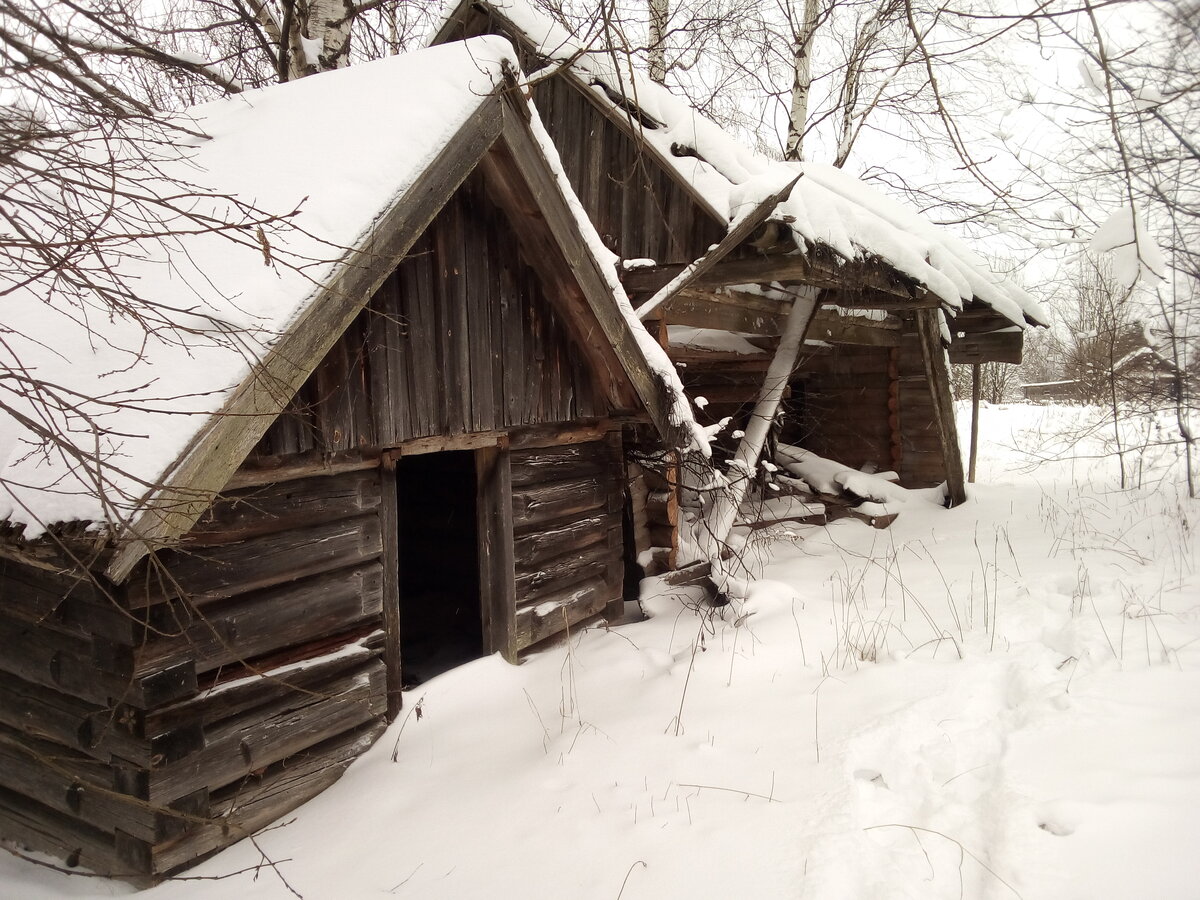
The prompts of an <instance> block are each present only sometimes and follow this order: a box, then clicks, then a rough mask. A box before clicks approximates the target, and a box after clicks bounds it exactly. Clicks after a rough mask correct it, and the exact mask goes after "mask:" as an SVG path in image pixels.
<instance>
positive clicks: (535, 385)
mask: <svg viewBox="0 0 1200 900" xmlns="http://www.w3.org/2000/svg"><path fill="white" fill-rule="evenodd" d="M608 412H609V407H608V405H607V403H606V401H605V400H604V398H603V397H598V396H596V394H595V392H594V390H593V379H592V377H591V376H590V373H589V372H588V370H587V362H586V356H585V354H584V353H582V352H579V350H578V348H577V347H573V342H572V340H571V338H570V336H569V334H568V332H567V329H566V326H565V325H564V323H563V321H562V320H561V317H560V316H558V315H557V314H556V313H555V311H554V309H553V308H552V307H551V304H550V302H549V301H548V299H547V298H546V295H545V292H544V290H543V286H542V283H541V280H540V279H539V278H538V277H537V275H536V274H535V273H534V271H533V269H532V268H531V267H530V266H529V264H528V263H527V260H526V258H525V256H524V254H523V251H522V249H521V248H520V246H519V244H518V242H517V238H516V236H515V235H514V232H513V229H512V227H511V226H510V225H508V224H507V220H506V219H505V217H504V216H503V214H502V213H501V212H500V211H499V210H498V209H497V208H496V206H495V204H493V203H492V201H491V200H490V199H489V198H488V196H487V194H486V191H485V189H484V185H483V181H482V177H481V176H479V175H478V174H475V175H472V176H471V177H470V178H468V180H467V181H466V182H465V183H464V185H463V186H462V187H461V188H460V189H459V190H458V192H457V193H456V194H455V195H454V197H453V199H452V200H451V201H450V202H449V203H448V204H447V206H446V207H445V208H444V209H443V210H442V212H440V213H439V214H438V216H437V218H436V219H435V220H434V221H433V223H432V224H431V225H430V227H429V228H428V229H427V230H426V232H425V234H424V235H423V236H422V237H421V238H420V240H419V241H418V242H417V244H416V245H415V246H414V247H413V248H412V250H410V251H409V255H408V257H407V258H406V259H405V260H404V261H403V262H402V263H401V264H400V266H399V267H398V268H397V270H396V271H395V273H393V274H392V275H391V276H390V277H389V278H388V280H387V281H386V282H385V283H384V285H383V286H382V288H380V290H379V291H378V292H377V293H376V294H375V296H374V297H373V298H372V300H371V302H370V304H369V305H368V307H367V308H366V309H365V310H364V311H363V312H362V313H361V314H360V315H359V317H358V318H357V319H356V320H355V321H354V323H353V324H352V325H351V327H350V328H349V329H348V330H347V331H346V333H345V334H344V335H343V336H342V337H341V338H340V339H339V340H338V342H337V344H335V345H334V347H333V349H332V350H331V351H330V353H329V355H328V356H327V357H326V358H325V360H324V361H323V362H322V363H321V364H320V365H319V366H318V368H317V370H316V371H315V372H314V374H313V375H312V377H311V378H309V379H308V381H307V382H306V383H305V384H304V386H303V387H302V388H301V390H300V391H299V392H298V393H297V395H296V397H295V399H294V400H293V401H292V403H291V405H290V406H289V408H288V410H287V411H286V412H285V413H284V414H283V415H282V416H280V417H279V419H277V420H276V422H275V423H274V424H273V425H272V426H271V427H270V428H269V429H268V431H267V433H266V434H265V435H264V437H263V439H262V440H261V441H260V442H259V445H258V447H257V448H256V450H255V451H254V455H255V456H260V457H262V456H288V455H292V454H297V453H305V452H309V451H320V452H326V453H333V452H340V451H347V450H372V449H376V448H380V447H394V446H397V445H398V444H400V443H402V442H404V441H407V440H411V439H413V438H419V437H428V436H433V435H451V434H466V433H470V432H477V431H490V430H493V429H507V428H514V427H519V426H522V425H533V424H538V423H551V422H569V421H572V420H574V419H579V418H587V417H595V416H603V415H605V414H607V413H608Z"/></svg>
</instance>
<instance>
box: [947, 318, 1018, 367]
mask: <svg viewBox="0 0 1200 900" xmlns="http://www.w3.org/2000/svg"><path fill="white" fill-rule="evenodd" d="M953 327H954V326H953V325H952V326H951V328H953ZM1024 347H1025V335H1024V333H1023V332H1021V331H1016V330H1014V331H994V332H990V333H983V334H964V335H962V336H961V337H959V336H958V335H955V337H954V339H953V340H951V341H950V348H949V353H950V362H952V363H957V364H960V365H962V364H967V365H979V364H981V363H986V362H997V363H1010V364H1012V365H1019V364H1020V362H1021V359H1022V356H1023V351H1024Z"/></svg>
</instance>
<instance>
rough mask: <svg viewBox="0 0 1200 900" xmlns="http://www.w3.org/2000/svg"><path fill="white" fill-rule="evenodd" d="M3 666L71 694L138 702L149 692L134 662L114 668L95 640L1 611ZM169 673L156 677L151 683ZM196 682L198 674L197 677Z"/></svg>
mask: <svg viewBox="0 0 1200 900" xmlns="http://www.w3.org/2000/svg"><path fill="white" fill-rule="evenodd" d="M0 646H3V647H4V648H5V649H4V652H3V653H0V671H5V672H8V673H10V674H12V675H16V676H17V677H19V678H22V679H24V680H25V681H28V682H32V683H33V684H37V685H41V686H43V687H48V688H52V689H54V690H57V691H61V692H63V693H65V694H69V695H70V696H73V697H77V698H79V699H81V700H86V701H88V702H91V703H95V704H97V705H99V706H108V705H110V703H111V701H112V700H114V699H115V700H126V699H127V700H129V701H130V702H137V701H138V700H140V699H142V698H143V691H142V682H137V681H132V680H131V677H130V672H129V666H128V662H125V663H123V664H122V665H121V668H122V669H123V670H124V671H121V672H118V671H109V670H106V669H104V668H101V666H100V665H99V664H98V663H97V662H96V661H95V660H94V659H93V658H92V657H93V652H94V646H95V645H94V643H93V642H91V641H88V640H86V639H83V638H78V637H74V636H72V635H69V634H64V633H61V632H54V631H50V630H49V629H47V628H44V627H42V626H38V625H29V624H27V623H22V622H15V621H13V620H11V619H8V618H7V617H4V616H0ZM165 678H167V676H166V675H156V676H154V678H152V679H151V680H150V686H151V688H152V687H153V685H155V684H161V683H162V681H163V680H164V679H165ZM192 681H193V684H194V677H193V679H192Z"/></svg>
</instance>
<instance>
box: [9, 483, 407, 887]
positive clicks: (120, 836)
mask: <svg viewBox="0 0 1200 900" xmlns="http://www.w3.org/2000/svg"><path fill="white" fill-rule="evenodd" d="M379 499H380V493H379V481H378V475H377V472H376V471H369V472H353V473H346V474H343V475H338V476H329V477H322V478H310V479H303V480H300V481H292V482H285V483H281V484H276V485H269V486H267V487H263V488H255V489H249V490H245V491H240V492H233V493H231V494H230V495H229V496H228V497H226V498H225V499H223V500H221V501H220V502H218V503H217V504H216V505H215V506H214V507H213V509H212V510H210V512H209V513H208V514H207V515H206V516H205V518H204V519H203V520H202V521H201V522H200V523H199V525H198V526H197V528H196V530H195V532H194V534H193V536H191V537H190V538H189V539H188V540H187V541H186V542H185V544H184V545H183V546H181V547H179V548H178V549H172V550H166V551H160V552H159V553H158V554H156V555H155V556H154V557H152V558H151V559H149V560H147V561H145V562H144V563H143V564H142V565H141V567H140V569H139V570H138V571H137V572H136V573H135V574H134V576H132V577H131V580H130V582H129V584H128V585H127V586H126V587H124V588H122V589H121V590H117V589H115V588H112V587H111V586H109V588H108V596H104V594H103V593H102V591H101V589H100V587H99V586H98V584H97V583H96V582H94V581H92V580H87V579H83V580H78V581H68V580H67V579H65V578H63V577H61V576H55V575H53V573H46V572H40V571H38V570H34V569H31V568H30V567H28V566H23V565H21V564H17V563H12V562H6V563H4V571H3V578H4V580H3V584H4V598H3V599H4V602H3V603H0V635H2V637H3V639H4V640H5V646H6V649H5V652H4V653H3V654H0V834H3V835H5V836H6V837H10V838H15V839H17V840H18V841H20V842H22V843H24V844H26V845H28V846H30V847H33V848H36V849H40V850H44V851H48V852H51V853H55V854H57V855H59V856H62V857H63V858H65V859H66V860H67V861H68V862H70V863H72V864H82V865H85V866H87V867H88V868H91V869H93V870H95V871H98V872H101V873H104V874H111V875H117V876H121V877H138V876H154V875H161V874H165V873H169V872H171V871H173V870H175V869H177V868H179V867H181V866H183V865H185V864H190V863H192V862H194V861H195V860H196V859H197V858H199V857H201V856H203V855H205V854H207V853H209V852H212V851H214V850H216V849H219V848H220V847H222V846H225V845H227V844H230V843H233V842H235V841H237V840H240V839H241V838H242V837H245V836H246V835H247V834H250V833H252V832H253V831H254V830H256V829H258V828H260V827H262V826H263V825H266V824H267V823H269V822H271V821H272V820H274V819H276V818H278V817H279V816H281V815H283V814H284V813H285V812H287V811H289V810H291V809H293V808H295V807H296V806H299V805H300V804H301V803H303V802H305V801H306V800H308V799H310V798H311V797H313V796H315V795H316V794H317V793H319V792H320V791H321V790H323V789H324V788H325V787H327V786H328V785H329V784H330V783H331V782H332V781H334V780H335V779H336V778H337V777H338V776H339V775H340V774H341V772H342V771H343V770H344V769H345V767H346V766H347V765H349V763H350V761H351V760H352V759H353V758H354V757H355V756H356V755H357V754H358V753H360V752H361V751H362V750H363V749H365V747H366V746H368V745H369V744H370V742H371V741H372V740H373V739H374V738H375V737H376V736H377V735H378V734H379V733H381V732H382V729H383V727H384V713H385V711H386V701H387V698H386V672H385V667H384V664H383V662H382V658H381V654H382V647H383V634H382V631H381V628H382V615H381V610H382V581H381V574H382V566H381V564H380V552H381V547H382V544H381V535H380V528H379V517H378V508H379ZM18 585H23V586H25V588H24V589H23V588H18V587H17V586H18ZM26 589H27V590H26ZM22 598H24V602H22ZM38 604H40V605H41V608H42V609H43V611H44V612H45V615H44V616H43V618H42V619H41V620H40V621H37V622H33V621H26V622H21V621H20V619H19V618H18V617H19V616H20V615H22V614H25V615H26V616H27V617H30V616H31V615H32V613H33V611H34V610H36V609H38V608H39V606H38Z"/></svg>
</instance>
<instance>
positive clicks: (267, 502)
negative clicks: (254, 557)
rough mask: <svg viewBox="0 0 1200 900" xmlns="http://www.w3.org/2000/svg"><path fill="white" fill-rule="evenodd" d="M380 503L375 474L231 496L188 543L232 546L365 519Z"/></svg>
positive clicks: (286, 484) (201, 523)
mask: <svg viewBox="0 0 1200 900" xmlns="http://www.w3.org/2000/svg"><path fill="white" fill-rule="evenodd" d="M379 497H380V488H379V475H378V473H377V472H375V471H370V470H365V471H352V472H347V473H344V474H339V475H337V476H324V477H317V478H308V479H304V480H302V481H284V482H276V483H273V484H270V485H264V486H262V487H260V488H254V489H248V490H242V491H237V492H225V493H223V494H222V496H221V497H220V498H219V499H218V500H217V501H216V502H215V503H214V504H213V505H212V506H210V507H209V508H208V509H207V510H205V512H204V513H203V515H201V516H200V518H199V519H198V520H197V522H196V524H195V525H194V526H193V527H192V530H191V531H189V532H188V534H187V539H186V543H187V545H188V546H193V547H194V546H207V545H215V544H224V543H232V542H234V541H242V540H247V539H250V538H255V537H260V536H262V535H266V534H270V533H272V532H277V531H284V530H291V529H294V528H300V527H304V526H306V525H315V524H319V523H321V522H331V521H336V520H338V519H346V518H352V517H354V516H361V515H365V514H368V513H372V512H375V511H376V510H377V509H378V508H379Z"/></svg>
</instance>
